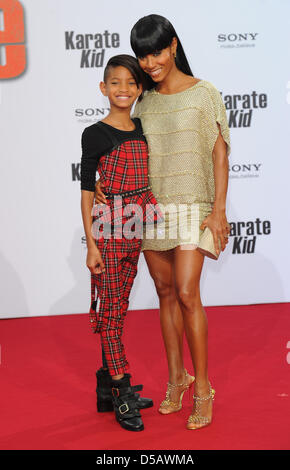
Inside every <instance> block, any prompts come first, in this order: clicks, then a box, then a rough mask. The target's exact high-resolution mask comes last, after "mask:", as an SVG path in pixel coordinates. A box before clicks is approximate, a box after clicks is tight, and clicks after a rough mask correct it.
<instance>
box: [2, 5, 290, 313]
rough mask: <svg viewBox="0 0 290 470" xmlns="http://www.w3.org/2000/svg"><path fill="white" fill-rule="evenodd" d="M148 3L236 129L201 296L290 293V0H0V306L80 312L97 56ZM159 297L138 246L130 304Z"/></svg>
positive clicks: (258, 298)
mask: <svg viewBox="0 0 290 470" xmlns="http://www.w3.org/2000/svg"><path fill="white" fill-rule="evenodd" d="M149 13H157V14H161V15H164V16H166V17H167V18H168V19H169V20H170V21H171V22H172V23H173V25H174V26H175V28H176V30H177V33H178V34H179V36H180V39H181V41H182V43H183V46H184V49H185V51H186V53H187V56H188V58H189V61H190V64H191V67H192V69H193V71H194V74H195V76H196V77H199V78H203V79H206V80H208V81H210V82H212V83H213V84H214V85H215V86H216V87H217V88H218V89H219V90H220V92H221V94H222V97H223V99H224V102H225V105H226V109H227V113H228V120H229V125H230V128H231V139H232V154H231V156H230V175H229V176H230V182H229V198H228V219H229V221H230V222H231V224H232V232H231V237H230V242H229V245H228V247H227V250H226V252H224V253H223V254H222V255H221V257H220V260H219V261H218V262H216V261H212V260H206V263H205V267H204V271H203V278H202V298H203V302H204V304H205V305H206V306H209V305H230V304H248V303H267V302H286V301H290V288H289V282H288V279H289V265H290V259H289V258H290V257H289V233H290V223H289V192H290V191H289V187H290V154H289V150H290V122H289V121H290V120H289V111H290V69H289V67H290V57H289V55H290V53H289V51H290V47H289V46H290V27H289V18H290V2H289V1H287V0H237V1H232V0H219V1H218V2H217V1H215V0H188V1H186V0H180V1H179V2H178V3H177V2H176V1H173V0H159V1H158V2H156V1H155V0H147V1H146V2H132V1H131V0H123V1H122V2H119V1H116V0H111V1H110V2H99V1H96V0H83V1H81V2H80V1H79V0H41V1H36V0H23V1H17V0H0V126H1V128H0V132H1V134H0V150H1V160H0V161H1V231H0V237H1V242H0V243H1V254H0V256H1V262H0V266H1V268H0V269H1V271H0V275H1V299H0V309H1V310H0V315H1V318H8V317H19V316H35V315H55V314H67V313H82V312H87V311H88V307H89V302H90V298H89V294H90V285H89V271H88V270H87V268H86V265H85V259H86V246H85V240H84V232H83V228H82V221H81V212H80V155H81V148H80V136H81V133H82V131H83V129H84V128H85V127H86V126H88V125H90V124H92V123H94V122H96V121H97V120H99V119H102V118H104V116H106V114H107V112H108V103H107V102H106V100H105V98H103V97H102V95H101V94H100V91H99V88H98V84H99V82H100V80H101V79H102V74H103V67H104V65H105V63H106V61H107V60H108V59H109V58H110V57H111V56H113V55H116V54H119V53H132V51H131V48H130V42H129V35H130V30H131V27H132V26H133V25H134V23H135V22H136V21H137V20H138V19H139V18H140V17H142V16H144V15H147V14H149ZM157 306H158V299H157V296H156V292H155V289H154V286H153V282H152V280H151V278H150V276H149V274H148V270H147V266H146V263H145V260H144V257H143V255H141V258H140V262H139V272H138V277H137V279H136V282H135V285H134V288H133V291H132V294H131V304H130V308H131V309H143V308H155V307H157Z"/></svg>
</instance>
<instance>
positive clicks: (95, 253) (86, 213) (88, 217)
mask: <svg viewBox="0 0 290 470" xmlns="http://www.w3.org/2000/svg"><path fill="white" fill-rule="evenodd" d="M93 204H94V193H93V192H92V191H85V190H82V192H81V210H82V218H83V225H84V230H85V234H86V241H87V248H88V253H87V267H88V268H89V270H90V272H91V273H92V274H100V273H102V272H104V271H105V266H104V263H103V260H102V257H101V254H100V251H99V249H98V247H97V245H96V240H95V239H94V237H93V235H92V232H91V229H92V222H93V218H92V208H93Z"/></svg>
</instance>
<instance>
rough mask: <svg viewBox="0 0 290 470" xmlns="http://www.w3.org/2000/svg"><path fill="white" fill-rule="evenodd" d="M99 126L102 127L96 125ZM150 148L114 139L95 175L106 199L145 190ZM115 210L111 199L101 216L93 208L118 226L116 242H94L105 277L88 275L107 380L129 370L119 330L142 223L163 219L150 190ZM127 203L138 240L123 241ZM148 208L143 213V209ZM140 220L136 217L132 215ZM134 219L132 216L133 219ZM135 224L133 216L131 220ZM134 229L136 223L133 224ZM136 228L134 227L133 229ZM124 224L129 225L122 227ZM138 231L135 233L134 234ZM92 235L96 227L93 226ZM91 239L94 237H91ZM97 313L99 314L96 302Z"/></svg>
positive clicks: (99, 239) (96, 218) (135, 141)
mask: <svg viewBox="0 0 290 470" xmlns="http://www.w3.org/2000/svg"><path fill="white" fill-rule="evenodd" d="M100 125H102V123H100ZM102 128H103V131H104V132H105V133H106V134H108V133H109V131H108V128H107V127H106V126H105V125H103V126H102ZM147 163H148V149H147V144H146V141H145V138H144V136H142V135H140V138H135V137H134V139H131V140H126V139H125V138H124V140H123V141H121V142H119V141H118V142H117V141H116V140H115V138H114V136H113V135H112V149H111V151H110V152H108V153H107V154H106V155H103V156H101V157H100V160H99V165H98V172H99V174H100V179H101V181H102V183H103V184H104V192H105V193H108V194H110V195H112V194H119V193H123V192H127V191H134V190H136V189H140V188H144V187H146V186H148V170H147ZM118 201H119V203H118V204H117V206H116V201H114V199H107V204H105V205H103V206H101V208H102V207H103V209H104V211H105V213H103V216H102V214H101V212H99V211H98V210H97V209H99V207H97V209H96V207H95V208H94V210H93V220H94V222H95V221H98V222H100V219H101V217H102V222H104V221H107V223H108V225H109V227H110V228H111V224H112V223H113V225H114V229H115V226H119V227H121V237H120V232H119V233H118V238H116V236H115V230H114V233H112V235H111V236H110V237H109V238H108V237H106V236H105V234H103V235H101V236H100V237H99V236H98V237H96V236H95V238H96V243H97V246H98V248H99V250H100V252H101V255H102V258H103V261H104V264H105V273H102V274H98V275H95V276H94V275H92V276H91V290H92V295H91V309H90V322H91V327H92V329H93V331H94V332H95V333H96V332H98V333H99V334H100V335H101V342H102V347H103V350H104V353H105V357H106V361H107V363H108V368H109V372H110V374H111V375H119V374H123V373H124V372H125V371H127V370H128V361H127V359H126V355H125V350H124V345H123V344H122V331H123V326H124V319H125V316H126V313H127V309H128V304H129V295H130V292H131V288H132V285H133V281H134V278H135V276H136V273H137V263H138V259H139V255H140V251H141V242H142V240H141V232H142V229H143V223H144V222H148V223H150V222H151V223H154V222H155V221H157V220H158V218H159V217H162V214H161V211H160V209H159V208H158V205H157V201H156V199H155V197H154V196H153V194H152V192H151V191H150V190H149V189H148V190H146V191H144V192H142V193H138V194H135V195H133V196H132V195H131V196H126V197H121V198H118ZM127 204H135V205H137V206H135V208H136V209H140V210H141V213H140V211H139V210H138V211H137V212H138V213H139V222H140V224H139V225H140V227H139V232H138V230H137V232H138V233H139V235H140V236H134V238H132V237H131V238H130V237H126V236H125V235H126V233H125V234H124V230H123V229H124V228H125V227H126V226H125V227H124V225H125V224H126V222H128V219H130V218H131V216H132V214H128V216H126V214H124V209H125V210H126V207H127ZM146 209H147V210H146ZM136 215H137V216H138V214H136ZM137 218H138V217H136V219H137ZM134 220H135V217H134ZM136 224H137V225H138V223H137V222H136ZM136 224H135V225H136ZM126 225H127V224H126ZM134 232H136V230H134ZM93 234H94V224H93ZM94 235H95V234H94ZM96 289H97V300H99V304H100V305H99V310H98V312H97V308H96V306H97V300H96V299H95V291H96Z"/></svg>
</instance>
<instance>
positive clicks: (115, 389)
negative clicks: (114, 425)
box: [112, 374, 144, 431]
mask: <svg viewBox="0 0 290 470" xmlns="http://www.w3.org/2000/svg"><path fill="white" fill-rule="evenodd" d="M128 375H129V374H127V375H126V376H124V377H123V378H122V379H120V380H112V396H113V406H114V411H115V416H116V420H117V421H118V423H119V424H120V425H121V426H122V428H124V429H127V430H128V431H143V429H144V424H143V422H142V418H141V415H140V411H139V409H138V408H137V405H136V397H135V393H134V391H133V387H131V384H130V376H128Z"/></svg>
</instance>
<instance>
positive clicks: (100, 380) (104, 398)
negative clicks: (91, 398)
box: [96, 367, 153, 413]
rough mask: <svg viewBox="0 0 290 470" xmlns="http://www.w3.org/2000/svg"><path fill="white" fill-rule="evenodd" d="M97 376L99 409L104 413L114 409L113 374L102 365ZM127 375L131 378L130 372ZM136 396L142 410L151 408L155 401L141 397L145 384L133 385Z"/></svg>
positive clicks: (137, 404)
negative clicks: (140, 393)
mask: <svg viewBox="0 0 290 470" xmlns="http://www.w3.org/2000/svg"><path fill="white" fill-rule="evenodd" d="M96 376H97V388H96V392H97V410H98V411H99V412H100V413H102V412H106V411H113V410H114V406H113V399H112V385H111V380H112V379H111V376H110V374H109V372H108V369H104V368H103V367H101V368H100V369H99V370H97V372H96ZM125 377H128V378H130V377H131V376H130V374H125ZM131 388H132V390H133V392H134V394H135V398H136V406H137V408H138V409H140V410H144V409H145V408H150V407H151V406H153V401H152V400H151V398H144V397H140V395H139V393H136V392H140V391H141V390H142V388H143V385H134V386H133V387H131Z"/></svg>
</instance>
